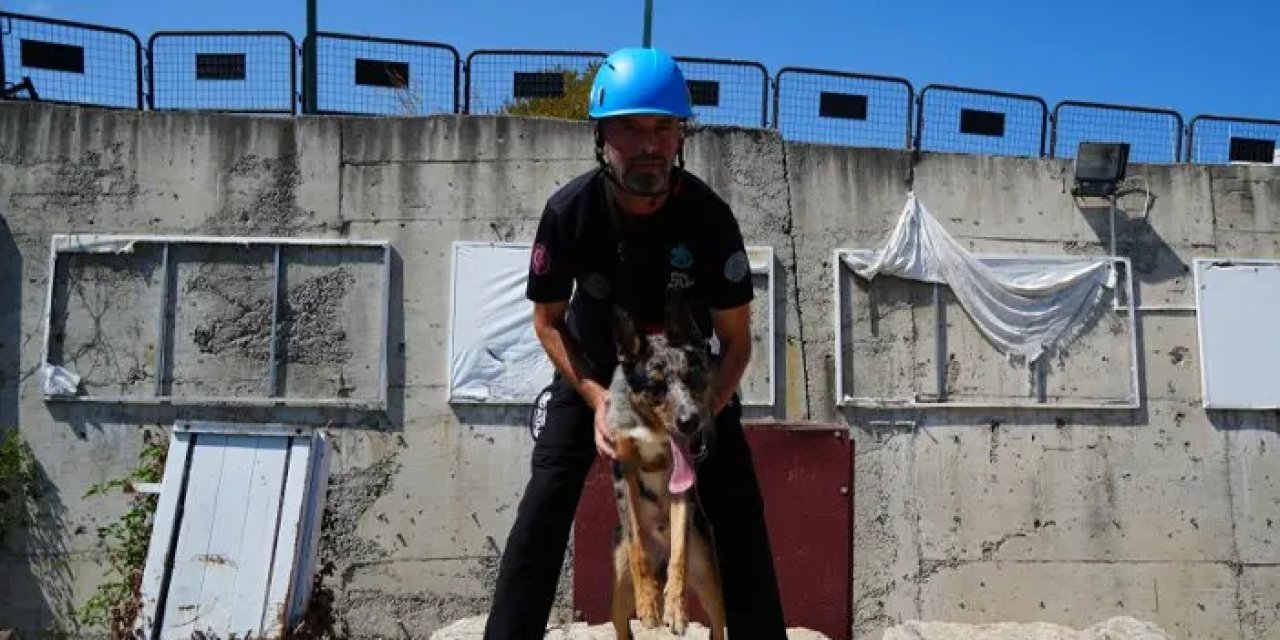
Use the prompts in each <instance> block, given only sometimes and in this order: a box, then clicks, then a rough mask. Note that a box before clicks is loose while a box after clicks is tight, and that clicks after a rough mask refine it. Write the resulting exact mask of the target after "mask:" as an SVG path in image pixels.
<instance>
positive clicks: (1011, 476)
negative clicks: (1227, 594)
mask: <svg viewBox="0 0 1280 640" xmlns="http://www.w3.org/2000/svg"><path fill="white" fill-rule="evenodd" d="M1173 409H1174V407H1168V406H1167V405H1165V406H1163V407H1159V408H1153V409H1152V414H1151V415H1152V418H1151V425H1152V426H1141V425H1132V424H1130V425H1124V424H1117V423H1110V424H1075V423H1072V424H1064V425H1063V426H1061V427H1057V426H1052V425H1048V426H1046V425H1040V424H1035V423H1029V422H1024V421H1019V420H1017V419H1016V418H1013V417H1012V416H1009V417H1008V418H1007V419H998V418H990V419H986V420H983V421H981V422H979V421H977V420H975V421H974V423H971V424H969V425H967V426H960V425H954V424H947V423H946V422H945V421H941V422H940V424H937V425H934V424H926V425H924V426H923V427H922V429H921V430H922V435H921V436H920V437H917V438H916V446H917V448H918V450H917V452H916V465H915V476H916V491H917V492H918V494H919V495H920V499H921V500H922V502H924V503H925V504H931V505H936V507H938V508H934V509H930V510H927V511H924V512H921V514H920V537H921V553H922V554H923V555H924V557H927V558H937V559H956V560H962V561H970V560H993V561H994V560H1004V561H1028V562H1045V561H1082V562H1094V561H1169V560H1172V559H1177V560H1179V561H1183V562H1205V561H1215V562H1230V561H1231V560H1233V558H1234V549H1233V545H1232V542H1231V532H1232V528H1231V517H1230V513H1229V511H1228V507H1227V505H1228V504H1230V496H1229V487H1228V486H1227V481H1228V480H1227V469H1226V467H1225V463H1224V461H1223V460H1222V458H1221V455H1207V453H1206V452H1209V451H1213V450H1215V449H1217V450H1220V447H1222V446H1223V436H1222V435H1221V434H1219V433H1216V432H1215V431H1214V430H1213V429H1210V428H1208V426H1207V425H1205V424H1204V423H1203V422H1195V421H1193V420H1190V419H1188V420H1185V423H1186V424H1181V423H1178V424H1172V425H1169V424H1167V423H1166V421H1169V422H1172V420H1170V418H1171V417H1172V416H1171V415H1170V414H1171V413H1172V411H1173ZM1156 424H1160V425H1162V426H1167V431H1166V430H1165V429H1157V428H1155V425H1156ZM1170 439H1174V440H1175V442H1169V441H1170ZM1184 444H1185V446H1184ZM1051 479H1052V480H1051ZM943 505H946V506H945V507H944V506H943Z"/></svg>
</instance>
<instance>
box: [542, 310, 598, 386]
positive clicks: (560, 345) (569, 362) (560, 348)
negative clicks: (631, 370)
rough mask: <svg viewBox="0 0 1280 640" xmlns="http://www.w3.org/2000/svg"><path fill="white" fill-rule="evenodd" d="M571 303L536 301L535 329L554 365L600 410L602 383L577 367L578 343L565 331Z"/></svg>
mask: <svg viewBox="0 0 1280 640" xmlns="http://www.w3.org/2000/svg"><path fill="white" fill-rule="evenodd" d="M568 306H569V303H568V302H566V301H560V302H535V303H534V305H533V330H534V333H536V334H537V335H538V340H539V341H540V342H541V343H542V348H543V350H544V351H546V353H547V357H549V358H550V359H551V363H552V364H554V365H555V367H556V369H557V370H558V371H559V372H560V375H563V376H564V377H565V379H566V380H568V381H569V382H570V383H571V384H572V385H573V388H574V389H577V390H578V394H579V395H581V396H582V398H583V399H584V400H586V401H587V404H588V405H590V406H591V407H592V408H594V409H598V408H600V406H602V403H603V402H604V400H605V398H606V397H607V393H606V390H605V388H604V387H602V386H600V383H598V382H596V381H595V380H592V379H590V378H588V377H586V376H585V375H583V372H582V370H581V368H579V367H578V359H577V358H576V357H575V354H576V353H577V344H576V343H574V342H573V339H572V338H571V337H570V336H569V334H568V332H567V331H565V323H564V314H565V309H567V308H568Z"/></svg>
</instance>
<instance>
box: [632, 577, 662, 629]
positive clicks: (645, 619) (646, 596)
mask: <svg viewBox="0 0 1280 640" xmlns="http://www.w3.org/2000/svg"><path fill="white" fill-rule="evenodd" d="M660 603H661V600H660V596H659V594H658V586H657V585H656V584H654V583H652V582H649V581H645V580H639V581H637V582H636V617H637V618H639V619H640V623H641V624H643V625H644V626H645V628H646V629H652V628H654V627H656V626H658V619H659V618H660V617H661V615H662V609H660V608H659V605H660Z"/></svg>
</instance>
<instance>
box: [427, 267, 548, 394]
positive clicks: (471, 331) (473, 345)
mask: <svg viewBox="0 0 1280 640" xmlns="http://www.w3.org/2000/svg"><path fill="white" fill-rule="evenodd" d="M529 250H530V245H528V244H512V243H470V242H457V243H454V254H453V274H452V281H451V283H452V296H451V299H452V305H453V306H452V309H451V313H450V318H449V320H450V321H449V401H450V402H464V403H467V402H470V403H488V404H520V403H528V402H532V401H533V398H534V397H535V396H536V395H537V394H538V392H539V391H541V390H542V388H543V387H545V386H546V385H547V384H548V383H549V382H551V377H552V374H553V373H554V371H555V369H554V367H553V366H552V364H551V361H550V360H549V359H548V358H547V357H546V355H545V354H544V353H543V351H542V344H541V343H540V342H538V337H537V335H535V334H534V332H533V303H531V302H529V300H528V299H526V298H525V281H526V278H527V274H528V269H529Z"/></svg>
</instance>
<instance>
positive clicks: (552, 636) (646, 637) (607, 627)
mask: <svg viewBox="0 0 1280 640" xmlns="http://www.w3.org/2000/svg"><path fill="white" fill-rule="evenodd" d="M485 620H486V618H485V616H475V617H471V618H465V619H462V620H458V621H456V622H454V623H453V624H450V625H449V626H447V627H445V628H443V629H440V630H439V631H437V632H435V633H433V634H431V640H480V639H481V638H483V637H484V624H485ZM631 633H632V636H633V637H634V638H636V640H667V639H673V638H688V640H704V639H705V638H709V637H711V635H710V632H709V631H708V629H707V628H706V627H704V626H702V625H701V624H699V623H697V622H690V623H689V628H688V629H686V630H685V633H684V635H683V636H676V635H673V634H672V633H671V632H670V631H667V630H666V629H665V628H663V627H661V626H659V627H656V628H654V629H646V628H645V627H644V625H642V624H640V622H639V621H638V620H633V621H632V622H631ZM544 637H545V638H546V640H611V639H612V638H615V637H616V636H615V634H614V633H613V625H612V624H597V625H588V624H587V623H585V622H574V623H570V624H553V625H548V627H547V633H546V635H545V636H544ZM787 638H789V640H826V638H827V636H824V635H822V634H821V633H818V632H817V631H813V630H811V629H804V628H792V629H787Z"/></svg>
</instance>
